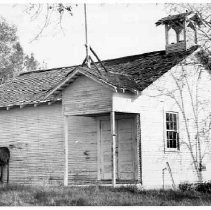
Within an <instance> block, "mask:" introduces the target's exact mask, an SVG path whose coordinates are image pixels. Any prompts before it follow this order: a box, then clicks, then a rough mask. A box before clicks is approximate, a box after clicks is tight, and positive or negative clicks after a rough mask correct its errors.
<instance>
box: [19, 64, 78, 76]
mask: <svg viewBox="0 0 211 210" xmlns="http://www.w3.org/2000/svg"><path fill="white" fill-rule="evenodd" d="M77 66H80V65H73V66H65V67H57V68H50V69H39V70H33V71H25V72H21V73H20V74H19V75H18V77H19V76H22V75H25V74H31V73H40V72H45V71H54V70H62V69H68V68H73V67H77Z"/></svg>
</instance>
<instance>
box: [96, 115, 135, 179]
mask: <svg viewBox="0 0 211 210" xmlns="http://www.w3.org/2000/svg"><path fill="white" fill-rule="evenodd" d="M116 133H117V144H116V151H117V153H116V156H117V157H116V161H117V163H116V165H117V179H119V180H134V178H135V167H134V162H135V152H134V148H133V147H134V145H135V135H134V134H135V131H134V119H133V118H128V119H117V120H116ZM100 143H101V147H100V150H101V151H100V154H101V179H104V180H111V179H112V136H111V125H110V120H101V121H100Z"/></svg>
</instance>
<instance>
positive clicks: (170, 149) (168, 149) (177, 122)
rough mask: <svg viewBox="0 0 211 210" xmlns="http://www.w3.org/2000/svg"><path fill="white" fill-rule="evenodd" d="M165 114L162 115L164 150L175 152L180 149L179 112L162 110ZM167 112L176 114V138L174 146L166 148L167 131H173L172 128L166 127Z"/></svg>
mask: <svg viewBox="0 0 211 210" xmlns="http://www.w3.org/2000/svg"><path fill="white" fill-rule="evenodd" d="M164 113H165V116H164V124H165V125H164V126H165V127H164V128H165V129H164V132H165V151H167V152H177V151H180V138H179V113H178V112H175V111H166V112H164ZM167 114H175V115H176V133H177V139H176V148H168V147H167V141H168V138H167V131H175V130H172V129H167V119H166V115H167Z"/></svg>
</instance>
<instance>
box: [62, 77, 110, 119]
mask: <svg viewBox="0 0 211 210" xmlns="http://www.w3.org/2000/svg"><path fill="white" fill-rule="evenodd" d="M62 100H63V106H64V113H65V114H69V115H80V114H92V113H103V112H108V111H111V109H112V90H110V89H108V88H107V87H105V86H103V85H101V84H99V83H97V82H95V81H93V80H91V79H89V78H87V77H85V76H81V77H79V78H77V79H76V81H75V82H74V83H73V84H71V85H70V86H69V87H67V88H66V89H65V90H64V92H63V96H62Z"/></svg>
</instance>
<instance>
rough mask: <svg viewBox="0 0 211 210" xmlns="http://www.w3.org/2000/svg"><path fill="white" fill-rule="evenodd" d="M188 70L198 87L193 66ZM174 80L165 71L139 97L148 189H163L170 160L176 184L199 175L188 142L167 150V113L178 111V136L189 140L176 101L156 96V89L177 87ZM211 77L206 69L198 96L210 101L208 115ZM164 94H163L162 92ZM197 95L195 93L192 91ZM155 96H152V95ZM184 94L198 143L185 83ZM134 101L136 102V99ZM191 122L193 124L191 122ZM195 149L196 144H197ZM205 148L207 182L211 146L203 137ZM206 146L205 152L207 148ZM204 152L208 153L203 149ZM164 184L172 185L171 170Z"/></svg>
mask: <svg viewBox="0 0 211 210" xmlns="http://www.w3.org/2000/svg"><path fill="white" fill-rule="evenodd" d="M185 68H186V71H187V72H188V73H187V74H188V76H189V77H188V81H189V84H190V87H191V88H192V89H193V91H194V88H195V86H194V85H195V84H196V83H195V78H196V75H197V74H195V72H194V70H196V69H197V68H195V67H194V66H191V65H190V66H185ZM182 70H183V69H182V68H179V67H176V68H175V69H172V70H171V73H175V72H176V73H178V74H179V72H181V71H182ZM174 85H175V82H174V81H172V77H171V75H170V72H169V73H166V74H165V75H164V76H163V77H161V78H160V79H159V80H157V81H156V82H154V83H153V84H152V85H151V86H149V87H148V88H147V89H145V90H144V91H143V92H142V95H141V96H140V97H138V98H137V100H139V101H140V103H139V104H140V117H141V160H142V180H143V186H144V187H145V188H162V187H163V186H162V185H163V177H162V169H164V168H166V162H168V163H169V165H170V167H171V171H172V175H173V178H174V181H175V183H176V185H179V184H180V183H184V182H190V183H191V182H195V181H197V176H196V173H195V171H194V167H193V160H192V159H191V155H190V152H189V150H188V148H187V146H186V145H185V144H182V143H181V144H180V150H178V151H173V152H170V151H166V147H165V143H166V136H165V112H167V111H174V112H178V114H179V135H180V142H182V141H186V142H187V133H186V131H185V124H184V120H183V118H182V113H181V111H180V110H179V108H178V107H177V106H176V104H175V101H174V100H172V99H170V98H169V97H167V96H160V97H159V96H156V97H155V96H153V94H154V93H155V90H156V88H159V87H161V88H160V89H162V87H165V90H166V89H168V91H171V89H173V88H174ZM210 90H211V80H210V75H209V74H208V73H207V72H206V71H204V72H202V74H201V82H200V84H199V89H198V91H199V93H198V94H199V96H200V97H202V99H203V100H207V101H209V103H207V105H206V106H205V109H204V112H205V113H204V114H205V115H207V114H208V115H209V113H210V104H211V91H210ZM159 94H161V93H159ZM193 95H194V92H193ZM152 96H153V97H152ZM183 96H184V100H185V102H184V103H185V104H184V105H185V112H186V115H187V116H188V118H189V120H188V123H189V129H190V135H191V141H192V144H193V145H195V142H196V140H195V134H196V130H195V128H194V123H192V122H191V120H190V119H191V118H192V117H193V116H192V115H193V112H192V106H191V100H190V95H189V93H188V92H187V88H186V87H185V86H184V90H183ZM134 102H135V101H134ZM191 123H192V124H191ZM194 148H195V147H194ZM202 148H203V152H202V153H203V154H202V155H204V159H203V165H205V166H206V170H205V171H203V172H202V175H203V179H204V181H206V180H210V179H211V175H210V172H211V161H210V160H211V158H210V157H211V155H210V154H211V145H210V142H209V144H207V145H205V139H203V140H202ZM205 148H206V151H205ZM204 151H205V152H204ZM194 154H195V153H194ZM164 185H165V187H171V185H172V181H171V177H170V175H169V172H168V171H167V170H165V174H164Z"/></svg>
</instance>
